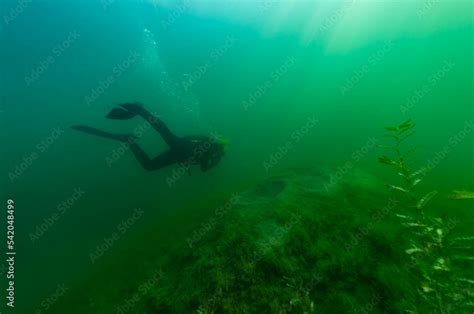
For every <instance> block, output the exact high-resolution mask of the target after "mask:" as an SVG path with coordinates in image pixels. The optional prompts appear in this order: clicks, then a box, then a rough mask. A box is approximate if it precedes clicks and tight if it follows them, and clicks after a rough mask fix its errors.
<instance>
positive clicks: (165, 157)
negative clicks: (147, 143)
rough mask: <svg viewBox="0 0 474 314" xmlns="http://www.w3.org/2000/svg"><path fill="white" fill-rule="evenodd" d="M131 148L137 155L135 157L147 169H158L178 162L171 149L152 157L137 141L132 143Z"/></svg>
mask: <svg viewBox="0 0 474 314" xmlns="http://www.w3.org/2000/svg"><path fill="white" fill-rule="evenodd" d="M130 150H131V151H132V152H133V154H134V155H135V158H136V159H137V160H138V162H139V163H140V164H141V165H142V167H143V168H144V169H145V170H147V171H152V170H157V169H160V168H163V167H166V166H168V165H171V164H173V163H175V162H176V160H175V159H174V157H173V154H172V153H171V151H167V152H164V153H162V154H161V155H158V156H157V157H155V158H153V159H150V157H148V155H147V154H146V153H145V151H144V150H143V149H141V147H140V146H138V145H137V144H136V143H132V144H130Z"/></svg>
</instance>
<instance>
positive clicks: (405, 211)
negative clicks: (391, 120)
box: [379, 119, 474, 313]
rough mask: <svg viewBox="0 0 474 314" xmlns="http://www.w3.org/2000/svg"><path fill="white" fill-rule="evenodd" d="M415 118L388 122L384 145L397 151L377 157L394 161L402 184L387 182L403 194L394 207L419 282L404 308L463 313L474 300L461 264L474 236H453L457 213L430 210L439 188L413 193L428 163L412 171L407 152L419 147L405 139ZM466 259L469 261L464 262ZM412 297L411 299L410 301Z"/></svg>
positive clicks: (460, 194)
mask: <svg viewBox="0 0 474 314" xmlns="http://www.w3.org/2000/svg"><path fill="white" fill-rule="evenodd" d="M414 127H415V124H414V123H413V122H412V120H411V119H409V120H407V121H405V122H403V123H402V124H400V125H398V126H391V127H386V128H385V130H386V131H387V133H386V134H385V137H388V138H390V139H392V140H393V142H392V145H385V146H383V147H384V148H388V149H389V150H390V151H391V153H392V154H393V156H392V157H389V156H387V155H384V156H381V157H379V162H380V163H382V164H384V165H387V166H390V167H393V168H394V169H395V171H396V172H397V173H398V175H399V176H401V177H402V180H403V184H402V186H400V185H394V184H387V187H388V188H390V189H392V190H394V191H396V192H397V193H399V194H400V195H401V196H404V197H405V201H406V202H400V204H401V206H400V207H399V208H398V210H399V211H401V212H399V213H395V216H396V217H398V219H399V221H400V226H401V227H402V228H403V232H404V234H406V236H407V245H408V247H406V249H405V253H406V255H407V263H406V264H405V270H406V271H407V272H408V273H409V275H410V276H412V277H414V278H416V279H417V282H419V285H418V287H417V288H416V293H415V297H414V299H413V300H412V301H413V302H409V304H408V305H407V306H406V307H407V308H406V309H405V310H406V311H407V312H408V313H420V312H425V311H429V312H430V313H451V312H456V313H460V312H461V311H463V312H465V311H466V310H467V309H468V308H470V309H471V310H472V307H473V306H474V302H473V301H472V300H473V298H474V290H473V285H474V280H473V279H470V278H464V275H463V274H464V273H466V272H467V271H465V272H463V266H464V267H465V269H466V270H468V269H470V268H471V269H472V265H469V264H470V263H472V262H473V261H474V256H473V255H474V254H473V244H474V237H455V238H452V239H451V238H450V237H449V234H450V232H451V231H452V229H454V228H455V226H456V225H457V224H458V223H459V221H456V219H451V220H450V221H448V222H445V221H444V220H443V219H442V218H440V217H432V216H430V215H428V214H426V206H427V204H428V203H429V202H430V201H432V200H433V199H434V198H435V196H436V195H437V194H438V192H437V191H436V190H434V191H430V192H428V193H426V194H424V195H422V196H419V195H418V194H417V193H415V187H417V186H418V184H419V183H420V182H421V181H422V178H423V177H424V176H425V174H426V171H425V169H423V168H422V169H419V170H417V171H412V170H411V167H410V165H409V158H408V157H409V156H410V155H412V154H413V153H414V152H415V148H407V149H405V148H404V143H405V141H406V140H407V139H408V138H410V137H412V136H413V135H414V134H415V131H414ZM468 198H472V193H469V192H464V191H454V192H453V195H452V196H451V199H468ZM466 263H467V264H466ZM410 303H411V304H410Z"/></svg>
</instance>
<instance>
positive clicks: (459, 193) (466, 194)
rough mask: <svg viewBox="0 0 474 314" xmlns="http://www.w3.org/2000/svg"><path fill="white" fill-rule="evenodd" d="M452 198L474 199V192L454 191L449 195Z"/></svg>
mask: <svg viewBox="0 0 474 314" xmlns="http://www.w3.org/2000/svg"><path fill="white" fill-rule="evenodd" d="M449 198H450V199H453V200H468V199H474V192H469V191H453V193H452V194H451V195H450V196H449Z"/></svg>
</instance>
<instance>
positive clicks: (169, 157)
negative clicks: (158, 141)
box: [72, 104, 224, 171]
mask: <svg viewBox="0 0 474 314" xmlns="http://www.w3.org/2000/svg"><path fill="white" fill-rule="evenodd" d="M121 106H123V107H125V108H127V109H128V112H127V114H128V113H130V112H132V115H131V116H130V117H133V116H135V115H139V116H141V117H142V118H144V119H145V120H146V121H148V123H150V125H151V126H152V127H153V128H154V129H155V130H156V131H157V132H158V133H159V134H160V135H161V137H162V138H163V140H164V141H165V142H166V144H167V145H168V146H169V150H167V151H165V152H164V153H162V154H160V155H158V156H156V157H155V158H150V157H149V156H148V154H147V153H146V152H145V151H144V150H143V149H142V148H141V147H140V146H139V145H138V144H137V143H136V142H135V138H136V137H135V136H134V135H133V134H112V133H108V132H104V131H101V130H98V129H95V128H91V127H88V126H81V125H79V126H73V127H72V128H74V129H76V130H79V131H82V132H86V133H89V134H93V135H96V136H100V137H105V138H110V139H114V140H119V141H122V142H127V143H128V145H129V147H130V150H131V151H132V152H133V154H134V155H135V157H136V159H137V160H138V162H140V164H141V165H142V166H143V168H145V169H146V170H148V171H152V170H157V169H161V168H163V167H166V166H169V165H171V164H175V163H179V164H181V165H182V166H183V167H185V168H186V169H187V170H188V169H189V167H190V166H191V165H200V168H201V170H202V171H207V170H209V169H210V168H212V167H214V166H215V165H216V164H217V163H219V161H220V159H221V157H222V156H223V154H224V149H223V146H222V144H220V143H218V142H216V139H215V138H212V137H208V136H185V137H179V136H176V135H175V134H173V133H172V132H171V131H170V130H169V128H168V127H167V126H166V124H165V123H164V122H163V121H162V120H160V119H159V118H158V117H156V116H154V115H153V114H151V113H150V112H149V111H148V110H146V109H145V108H143V107H138V106H137V105H136V104H123V105H121ZM128 118H129V117H128V116H127V117H126V118H123V117H121V118H117V117H115V118H113V119H128Z"/></svg>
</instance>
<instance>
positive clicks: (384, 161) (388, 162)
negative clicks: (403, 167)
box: [379, 156, 398, 166]
mask: <svg viewBox="0 0 474 314" xmlns="http://www.w3.org/2000/svg"><path fill="white" fill-rule="evenodd" d="M379 162H380V163H382V164H385V165H389V166H393V165H398V163H397V162H396V161H395V160H393V159H390V157H388V156H382V157H379Z"/></svg>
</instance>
